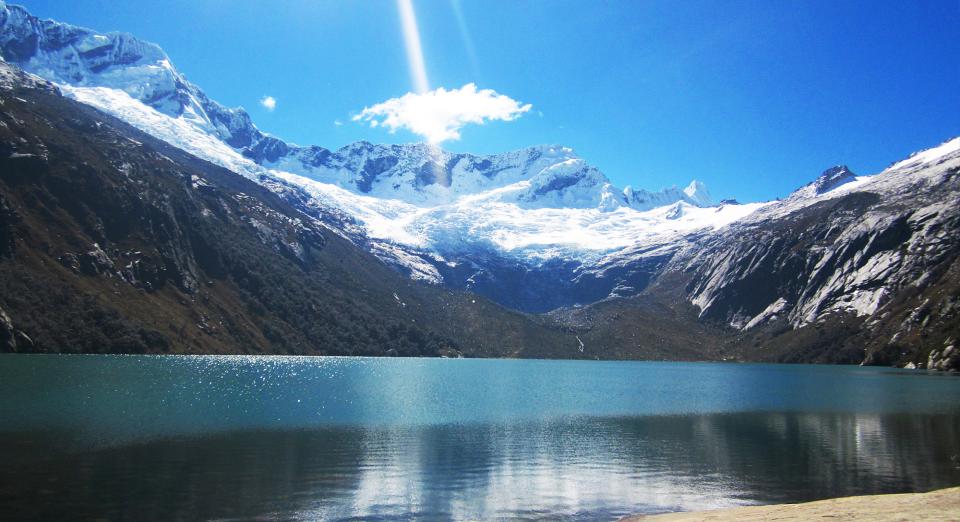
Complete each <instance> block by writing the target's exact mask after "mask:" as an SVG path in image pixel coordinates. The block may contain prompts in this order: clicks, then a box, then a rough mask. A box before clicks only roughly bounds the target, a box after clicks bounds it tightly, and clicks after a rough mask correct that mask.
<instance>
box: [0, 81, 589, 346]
mask: <svg viewBox="0 0 960 522" xmlns="http://www.w3.org/2000/svg"><path fill="white" fill-rule="evenodd" d="M278 192H279V193H282V194H283V197H281V196H278V195H277V193H278ZM298 194H299V196H298ZM284 197H285V198H286V199H290V200H295V199H296V198H297V197H306V196H305V195H303V194H300V193H299V192H298V189H297V188H296V187H286V191H282V190H280V189H276V190H274V191H270V190H267V189H265V188H264V187H262V186H260V185H258V184H256V183H254V182H252V181H250V180H248V179H245V178H243V177H241V176H238V175H237V174H235V173H233V172H230V171H228V170H225V169H223V168H221V167H217V166H215V165H211V164H209V163H207V162H205V161H202V160H200V159H197V158H195V157H192V156H190V155H188V154H186V153H184V152H182V151H180V150H178V149H176V148H174V147H171V146H169V145H167V144H166V143H163V142H160V141H158V140H156V139H153V138H151V137H149V136H147V135H145V134H143V133H141V132H139V131H136V130H135V129H132V128H131V127H129V126H128V125H126V124H124V123H122V122H120V121H117V120H115V119H114V118H111V117H110V116H107V115H105V114H103V113H99V112H98V111H96V110H95V109H92V108H90V107H87V106H85V105H82V104H79V103H77V102H74V101H72V100H69V99H66V98H64V97H62V96H60V95H59V93H58V92H57V89H56V87H54V86H53V85H50V84H47V83H45V82H42V81H40V80H37V79H36V78H33V77H30V76H28V75H25V74H23V73H21V72H19V71H17V70H15V69H13V68H11V67H10V66H8V65H6V64H2V63H0V350H5V351H56V352H84V353H99V352H121V353H141V352H150V353H185V352H191V353H281V354H366V355H384V354H396V355H434V356H436V355H450V356H456V355H460V354H465V355H468V356H516V355H528V356H542V355H543V354H542V352H538V349H539V348H538V347H549V346H559V345H563V344H568V345H570V346H571V347H572V346H575V345H576V341H575V339H574V338H573V337H572V336H571V335H565V334H562V333H559V332H557V331H554V330H548V329H547V328H545V327H543V326H540V325H538V324H535V323H534V322H532V321H531V320H529V319H528V318H527V317H525V316H523V315H521V314H518V313H515V312H510V311H507V310H503V309H501V308H500V307H498V306H496V305H494V304H492V303H490V302H487V301H486V300H484V299H482V298H479V297H476V296H472V295H469V294H464V293H456V292H449V291H445V290H442V289H439V288H436V287H431V286H426V285H422V284H418V283H415V282H413V281H411V280H409V279H407V278H405V277H403V276H402V275H400V274H398V273H396V272H395V271H393V270H391V269H390V268H388V267H387V266H385V265H384V264H383V263H381V262H380V261H379V260H378V259H376V258H375V257H373V256H371V255H369V254H368V253H366V252H364V251H363V250H361V249H359V248H357V247H356V246H355V245H353V244H352V243H351V242H350V241H347V240H346V239H344V238H343V237H341V236H340V235H339V234H338V233H336V232H334V231H333V230H332V229H330V228H328V227H327V226H326V225H324V223H323V221H322V219H321V218H324V217H326V216H324V215H323V214H322V213H321V212H319V211H314V213H313V215H308V214H305V213H303V212H301V211H300V210H298V209H296V208H294V207H293V206H291V205H290V204H289V203H287V202H286V201H285V200H284V199H283V198H284Z"/></svg>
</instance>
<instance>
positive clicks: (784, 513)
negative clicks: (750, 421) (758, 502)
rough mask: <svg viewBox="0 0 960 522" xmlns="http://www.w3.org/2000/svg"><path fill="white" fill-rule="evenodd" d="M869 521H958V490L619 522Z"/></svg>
mask: <svg viewBox="0 0 960 522" xmlns="http://www.w3.org/2000/svg"><path fill="white" fill-rule="evenodd" d="M816 519H829V520H831V521H841V520H870V521H877V522H893V521H902V520H930V521H933V520H938V521H939V520H960V487H952V488H945V489H938V490H934V491H929V492H927V493H894V494H884V495H862V496H853V497H839V498H833V499H827V500H816V501H813V502H804V503H801V504H771V505H764V506H743V507H735V508H725V509H715V510H709V511H690V512H682V513H663V514H659V515H631V516H628V517H625V518H623V519H621V520H622V521H628V522H635V521H652V522H687V521H696V520H713V521H719V522H723V521H738V522H744V521H761V520H778V521H787V520H816Z"/></svg>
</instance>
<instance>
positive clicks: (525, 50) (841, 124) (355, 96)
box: [11, 0, 960, 201]
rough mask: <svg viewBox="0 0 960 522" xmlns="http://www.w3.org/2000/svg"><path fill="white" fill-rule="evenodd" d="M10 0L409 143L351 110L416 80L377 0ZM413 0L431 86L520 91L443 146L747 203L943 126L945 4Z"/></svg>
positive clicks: (948, 109)
mask: <svg viewBox="0 0 960 522" xmlns="http://www.w3.org/2000/svg"><path fill="white" fill-rule="evenodd" d="M11 3H16V2H11ZM19 3H21V4H23V5H25V6H26V7H27V8H28V9H29V10H31V12H33V13H34V14H36V15H38V16H41V17H45V18H54V19H57V20H60V21H64V22H69V23H74V24H78V25H84V26H88V27H92V28H95V29H98V30H101V31H111V30H120V31H127V32H131V33H133V34H135V35H137V36H139V37H140V38H143V39H146V40H150V41H154V42H156V43H158V44H160V45H161V46H162V47H163V48H164V49H165V50H166V51H167V53H168V54H169V55H170V57H171V58H172V60H173V62H174V63H175V65H176V66H177V68H178V69H179V70H180V71H181V72H183V73H184V74H186V75H187V77H188V78H189V79H190V80H192V81H193V82H195V83H197V84H198V85H200V86H201V87H202V88H203V89H204V90H205V91H206V92H207V93H208V94H209V95H210V96H211V97H212V98H214V99H216V100H218V101H220V102H221V103H224V104H226V105H229V106H238V105H242V106H244V107H245V108H247V109H248V110H249V111H250V113H251V115H252V116H253V118H254V121H255V122H256V123H257V125H258V126H259V127H260V128H261V129H263V130H265V131H267V132H270V133H272V134H275V135H277V136H279V137H281V138H284V139H287V140H290V141H294V142H297V143H300V144H317V145H322V146H325V147H328V148H336V147H339V146H342V145H344V144H346V143H349V142H351V141H356V140H360V139H367V140H370V141H373V142H400V143H402V142H410V141H416V140H418V139H420V138H419V137H418V136H416V135H415V134H412V133H410V132H407V131H406V130H399V131H397V132H396V133H395V134H390V133H388V132H387V131H386V130H384V129H383V128H380V127H378V128H370V127H369V126H368V125H367V124H365V123H363V122H354V121H351V117H352V116H354V115H356V114H358V113H359V112H360V111H361V110H363V109H364V108H365V107H370V106H374V105H375V104H378V103H380V102H383V101H385V100H388V99H391V98H395V97H399V96H402V95H404V94H405V93H407V92H409V91H413V90H414V89H415V88H414V84H413V81H412V79H411V74H410V69H409V65H408V59H407V55H406V53H405V47H404V37H403V31H402V30H401V22H400V16H399V13H398V6H397V4H396V3H395V2H394V1H392V0H388V1H369V2H368V1H363V2H359V1H358V2H339V1H338V2H333V1H314V0H285V1H282V2H255V1H252V0H238V1H227V0H190V1H185V0H165V1H164V2H140V1H133V0H130V1H125V2H115V1H112V0H71V1H69V2H65V1H63V0H36V1H33V0H22V1H20V2H19ZM413 6H414V9H415V13H416V22H417V25H418V27H419V34H420V41H421V44H422V51H423V53H422V54H423V60H424V64H425V69H426V76H427V78H428V79H429V88H430V89H435V88H438V87H444V88H447V89H454V88H459V87H461V86H463V85H464V84H467V83H469V82H473V83H475V84H476V85H477V86H478V88H480V89H493V90H495V91H496V92H497V93H500V94H503V95H506V96H509V97H510V98H511V99H513V100H517V101H518V102H520V103H521V104H531V105H532V107H531V108H530V109H529V110H528V111H526V112H523V113H522V114H520V115H519V117H517V118H516V119H514V120H513V121H509V122H505V121H492V122H489V123H486V124H484V125H470V126H466V127H464V128H463V129H462V131H461V136H460V139H459V140H448V141H445V142H444V143H443V147H444V148H446V149H449V150H454V151H465V152H476V153H492V152H500V151H506V150H512V149H516V148H521V147H524V146H527V145H534V144H540V143H558V144H563V145H567V146H570V147H573V148H574V149H575V150H576V151H577V152H578V153H579V154H580V155H581V156H582V157H584V158H586V159H587V160H588V161H589V162H590V163H592V164H593V165H596V166H597V167H599V168H600V169H601V170H603V171H604V172H605V173H606V174H607V176H609V177H610V178H611V179H612V180H613V181H614V182H615V183H616V184H618V185H620V186H624V185H627V184H631V185H633V186H635V187H642V188H649V189H658V188H661V187H664V186H669V185H681V186H682V185H685V184H686V183H687V182H689V180H690V179H692V178H697V179H700V180H702V181H704V182H706V183H707V185H708V186H709V187H710V189H711V191H712V192H713V194H714V196H716V197H737V198H738V199H740V200H741V201H752V200H760V199H770V198H774V197H778V196H784V195H786V194H787V193H789V192H790V191H791V190H793V189H795V188H796V187H798V186H800V185H802V184H804V183H806V182H807V181H809V180H811V179H812V178H814V177H815V176H816V175H817V174H818V173H819V172H820V171H822V170H823V169H825V168H827V167H829V166H831V165H834V164H837V163H846V164H848V165H849V166H850V167H851V168H852V169H853V170H854V171H856V172H858V173H863V174H867V173H873V172H876V171H879V170H881V169H882V168H883V167H885V166H886V165H887V164H889V163H890V162H892V161H894V160H897V159H900V158H902V157H903V156H905V155H907V154H909V153H910V152H912V151H915V150H918V149H922V148H927V147H930V146H934V145H936V144H938V143H940V142H941V141H943V140H945V139H947V138H949V137H953V136H956V135H960V94H958V93H960V39H958V38H957V28H958V27H960V0H938V1H912V2H902V1H894V2H887V1H877V0H874V1H869V2H867V1H863V2H861V1H803V2H801V1H795V2H787V1H760V0H757V1H742V0H725V1H719V0H715V1H710V2H704V1H688V0H669V1H662V2H661V1H640V0H634V1H624V2H593V1H589V2H588V1H582V2H572V1H563V0H549V1H548V0H543V1H516V0H508V1H493V0H483V1H473V0H461V2H460V8H461V12H462V15H463V16H462V23H460V21H459V20H458V18H457V16H456V10H455V4H454V2H452V1H451V0H431V1H424V0H414V1H413ZM463 28H466V31H464V30H463ZM267 95H269V96H272V97H273V98H274V99H275V100H276V107H275V109H274V110H272V111H270V110H268V109H267V108H265V107H263V106H262V105H261V104H260V103H259V101H260V100H261V99H262V98H263V97H264V96H267ZM335 122H340V123H341V125H337V124H336V123H335Z"/></svg>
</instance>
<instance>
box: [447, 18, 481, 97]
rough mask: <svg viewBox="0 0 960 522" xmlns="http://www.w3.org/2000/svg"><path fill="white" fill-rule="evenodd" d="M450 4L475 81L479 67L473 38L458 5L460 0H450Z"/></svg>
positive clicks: (478, 73) (478, 74)
mask: <svg viewBox="0 0 960 522" xmlns="http://www.w3.org/2000/svg"><path fill="white" fill-rule="evenodd" d="M450 6H451V7H452V8H453V15H454V17H455V18H456V19H457V27H459V28H460V39H461V40H463V47H464V49H465V50H466V51H467V58H469V59H470V68H471V69H473V78H474V80H475V81H477V80H479V79H480V68H479V67H477V53H476V51H475V50H474V49H473V38H472V37H471V36H470V29H469V28H467V19H466V18H465V17H464V16H463V8H462V7H461V6H460V0H450Z"/></svg>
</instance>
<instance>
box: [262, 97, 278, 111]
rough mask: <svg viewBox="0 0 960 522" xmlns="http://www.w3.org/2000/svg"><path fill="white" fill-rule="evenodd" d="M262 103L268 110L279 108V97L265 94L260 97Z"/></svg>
mask: <svg viewBox="0 0 960 522" xmlns="http://www.w3.org/2000/svg"><path fill="white" fill-rule="evenodd" d="M260 105H263V107H264V108H265V109H267V110H268V111H272V110H273V109H276V108H277V99H276V98H274V97H273V96H264V97H263V98H260Z"/></svg>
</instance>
